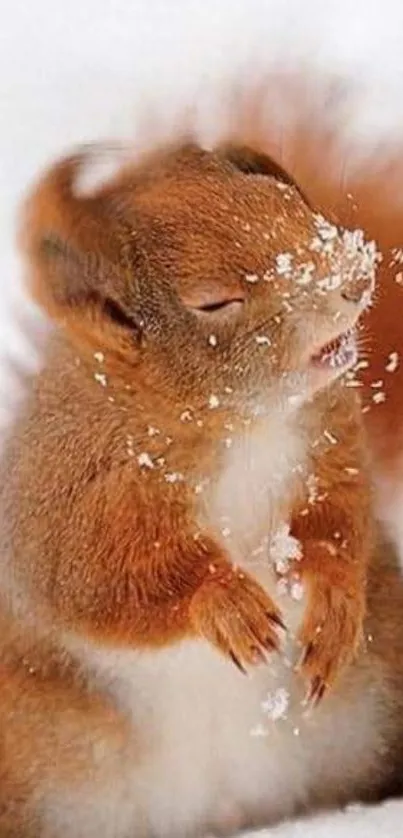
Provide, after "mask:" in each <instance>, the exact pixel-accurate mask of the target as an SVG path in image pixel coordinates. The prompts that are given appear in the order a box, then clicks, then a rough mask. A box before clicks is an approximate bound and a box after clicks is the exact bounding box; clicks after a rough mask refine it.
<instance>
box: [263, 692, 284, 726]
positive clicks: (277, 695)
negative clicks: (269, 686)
mask: <svg viewBox="0 0 403 838" xmlns="http://www.w3.org/2000/svg"><path fill="white" fill-rule="evenodd" d="M289 703H290V693H289V692H288V690H286V689H285V687H277V689H276V690H274V691H273V692H272V693H268V695H267V698H266V699H265V700H264V701H262V704H261V707H262V710H263V712H264V713H265V714H267V716H269V718H270V719H271V720H272V721H273V722H277V721H278V720H279V719H285V718H287V710H288V706H289Z"/></svg>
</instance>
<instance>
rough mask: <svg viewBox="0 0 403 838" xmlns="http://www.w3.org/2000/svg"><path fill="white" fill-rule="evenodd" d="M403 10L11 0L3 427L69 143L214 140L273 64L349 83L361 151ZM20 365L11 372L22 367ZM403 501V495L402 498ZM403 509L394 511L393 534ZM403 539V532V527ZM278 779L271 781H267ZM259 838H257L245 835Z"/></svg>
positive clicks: (345, 824) (334, 831) (370, 831)
mask: <svg viewBox="0 0 403 838" xmlns="http://www.w3.org/2000/svg"><path fill="white" fill-rule="evenodd" d="M402 31H403V3H402V2H401V0H354V2H351V0H68V2H66V3H55V2H51V0H35V2H32V3H29V2H28V0H13V2H11V3H8V4H5V5H4V6H3V9H2V21H1V26H0V117H1V119H0V126H1V130H0V426H1V424H2V423H3V422H5V421H6V420H8V418H9V416H10V415H11V409H12V407H13V406H14V404H15V402H16V400H17V398H18V394H19V392H20V391H19V385H18V380H19V376H18V375H16V371H15V369H12V366H11V365H10V360H14V361H15V362H16V363H17V365H18V366H20V367H21V368H22V369H23V370H25V369H30V368H32V367H33V366H34V365H35V364H36V362H37V350H36V349H35V348H34V346H35V344H36V340H35V341H34V340H33V338H35V337H37V336H38V334H39V335H40V334H41V332H42V329H43V325H44V324H43V323H41V322H40V320H39V315H38V313H37V312H34V311H33V309H32V307H31V306H30V304H28V302H27V301H26V300H25V298H24V295H23V292H22V286H21V266H20V264H19V260H18V256H17V252H16V248H15V230H16V210H17V207H18V204H19V202H20V199H21V196H22V195H23V193H24V190H25V188H26V186H27V185H28V184H29V183H30V181H31V180H32V178H34V177H35V176H36V174H37V172H38V171H39V170H40V168H41V167H42V166H44V165H45V164H46V163H48V162H49V161H50V160H51V159H52V158H53V157H54V156H56V155H58V154H60V153H62V152H63V151H64V150H66V149H68V148H69V147H71V146H72V145H75V144H77V143H81V142H83V141H89V140H97V139H106V140H109V139H118V140H122V139H124V140H130V141H132V142H133V144H134V145H136V143H140V142H143V141H144V131H143V129H142V126H144V118H146V119H147V118H148V119H149V122H148V129H149V131H154V133H155V132H157V133H159V134H160V135H161V134H164V133H169V132H171V131H172V128H173V126H174V125H175V119H176V117H177V116H178V115H179V114H180V113H181V111H182V110H183V108H184V106H186V105H188V106H190V107H191V108H192V109H193V110H192V112H193V116H194V122H195V124H196V125H197V128H198V131H199V135H200V137H201V139H202V140H204V141H208V140H209V138H211V137H214V135H215V134H216V133H217V130H218V126H219V125H220V120H221V102H222V96H223V94H224V93H225V91H226V90H227V89H228V87H229V85H231V83H233V82H234V81H235V82H236V81H239V80H243V81H245V79H259V78H260V77H262V76H263V74H264V73H265V72H266V71H267V70H268V69H270V68H272V67H273V66H280V68H281V69H283V70H284V69H285V70H287V69H297V70H298V71H299V72H301V73H302V74H304V73H306V72H310V73H312V72H313V73H314V74H315V77H316V78H317V87H318V94H319V95H320V91H323V90H325V89H326V86H327V85H328V84H329V81H330V80H331V79H333V78H334V77H337V78H338V79H339V80H341V81H342V82H344V83H345V95H346V97H347V98H346V101H347V106H346V108H345V109H344V110H343V130H345V132H346V136H347V139H348V141H351V143H352V144H353V143H356V142H357V141H358V142H359V143H361V146H362V148H365V147H368V144H369V145H375V144H376V143H377V142H378V140H379V139H381V138H389V139H392V138H401V136H402V135H403V96H402V95H401V94H402V88H403V51H402V48H401V40H402V36H401V33H402ZM13 366H14V365H13ZM402 492H403V489H402ZM398 523H399V510H398V509H397V510H396V526H398ZM399 534H400V536H401V537H402V544H403V533H402V532H401V526H400V531H399ZM268 782H270V778H268ZM402 821H403V802H402V803H400V802H390V803H387V804H384V805H383V806H379V807H376V808H373V809H371V808H369V809H359V808H353V809H349V810H347V811H346V812H344V813H341V812H340V813H336V814H330V815H324V816H320V817H318V818H315V819H312V820H309V821H304V822H303V821H301V822H298V823H293V824H284V825H281V826H279V827H277V828H274V829H272V830H266V832H264V833H255V835H257V834H258V835H260V836H262V835H265V836H272V837H273V838H347V837H350V836H353V835H354V838H378V836H379V835H381V836H382V838H389V836H390V838H398V836H401V835H402ZM244 838H251V835H248V836H246V834H245V836H244Z"/></svg>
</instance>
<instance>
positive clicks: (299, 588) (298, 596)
mask: <svg viewBox="0 0 403 838" xmlns="http://www.w3.org/2000/svg"><path fill="white" fill-rule="evenodd" d="M290 594H291V599H293V600H295V602H301V600H302V599H303V598H304V586H303V584H302V582H300V581H299V580H295V581H293V582H291V584H290Z"/></svg>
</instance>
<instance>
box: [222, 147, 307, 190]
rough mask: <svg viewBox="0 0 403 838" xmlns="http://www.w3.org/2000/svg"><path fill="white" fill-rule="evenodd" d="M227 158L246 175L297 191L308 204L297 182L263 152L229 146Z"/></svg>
mask: <svg viewBox="0 0 403 838" xmlns="http://www.w3.org/2000/svg"><path fill="white" fill-rule="evenodd" d="M224 154H225V158H226V159H227V160H229V162H230V163H232V165H233V166H234V167H235V168H236V169H238V171H240V172H243V173H244V174H245V175H251V176H253V175H264V176H266V177H272V178H275V179H276V180H277V181H279V182H280V183H284V184H286V185H288V186H291V187H293V188H294V189H296V190H297V191H298V192H299V193H300V195H301V196H302V198H303V199H304V201H305V202H306V203H308V201H307V198H306V196H305V195H304V194H303V192H302V190H301V189H300V187H299V186H298V184H297V183H296V182H295V180H294V179H293V178H292V177H291V175H289V174H288V172H286V171H285V169H283V167H282V166H280V164H279V163H277V162H276V161H275V160H273V159H272V158H271V157H269V156H268V155H267V154H264V153H263V152H261V151H255V150H254V149H252V148H249V146H227V147H226V148H225V149H224Z"/></svg>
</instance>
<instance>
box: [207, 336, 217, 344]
mask: <svg viewBox="0 0 403 838" xmlns="http://www.w3.org/2000/svg"><path fill="white" fill-rule="evenodd" d="M208 342H209V344H210V346H217V338H216V336H215V335H209V339H208Z"/></svg>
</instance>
